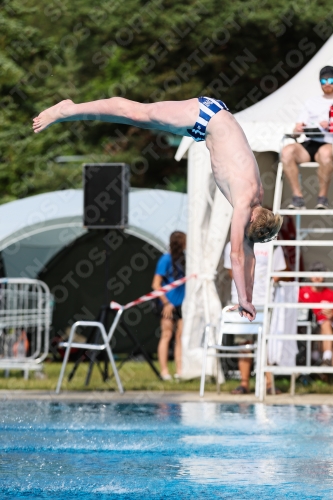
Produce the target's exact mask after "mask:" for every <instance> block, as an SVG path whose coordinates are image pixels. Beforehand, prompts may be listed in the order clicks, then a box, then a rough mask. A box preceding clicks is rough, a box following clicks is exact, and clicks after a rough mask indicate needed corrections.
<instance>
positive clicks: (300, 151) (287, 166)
mask: <svg viewBox="0 0 333 500" xmlns="http://www.w3.org/2000/svg"><path fill="white" fill-rule="evenodd" d="M310 159H311V158H310V155H309V153H308V152H307V151H306V149H305V148H303V146H301V144H289V145H288V146H285V147H284V148H283V150H282V152H281V161H282V163H283V172H284V174H285V176H286V177H287V179H288V182H289V184H290V187H291V190H292V193H293V196H303V194H302V189H301V186H300V183H299V175H298V174H299V172H298V164H299V163H306V162H309V161H310Z"/></svg>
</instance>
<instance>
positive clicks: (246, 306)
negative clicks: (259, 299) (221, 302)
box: [229, 301, 257, 321]
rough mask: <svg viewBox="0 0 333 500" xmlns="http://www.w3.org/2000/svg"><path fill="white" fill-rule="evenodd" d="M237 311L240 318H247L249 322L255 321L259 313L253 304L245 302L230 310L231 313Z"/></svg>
mask: <svg viewBox="0 0 333 500" xmlns="http://www.w3.org/2000/svg"><path fill="white" fill-rule="evenodd" d="M237 310H238V312H239V315H240V316H242V317H244V318H247V319H248V320H249V321H253V320H254V319H255V318H256V314H257V311H256V308H255V307H254V305H253V304H251V302H247V301H244V302H242V303H239V304H237V305H235V306H233V307H231V308H230V309H229V311H237Z"/></svg>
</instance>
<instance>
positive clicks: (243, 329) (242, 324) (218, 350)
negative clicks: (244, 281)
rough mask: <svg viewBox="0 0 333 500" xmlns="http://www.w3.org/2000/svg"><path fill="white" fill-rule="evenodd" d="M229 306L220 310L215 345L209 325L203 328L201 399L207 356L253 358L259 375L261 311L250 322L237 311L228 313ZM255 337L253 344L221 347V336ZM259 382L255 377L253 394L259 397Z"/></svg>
mask: <svg viewBox="0 0 333 500" xmlns="http://www.w3.org/2000/svg"><path fill="white" fill-rule="evenodd" d="M230 307H231V306H226V307H224V308H223V309H222V315H221V323H220V330H219V335H218V340H217V343H216V342H215V343H214V342H212V343H211V342H210V339H209V333H210V327H209V325H207V326H206V328H205V333H204V351H203V358H202V371H201V383H200V396H201V397H203V395H204V392H205V378H206V363H207V356H214V357H216V358H217V360H216V361H217V362H218V359H219V358H254V371H255V373H256V375H257V373H259V366H258V364H259V362H260V347H261V334H262V323H263V311H262V310H260V311H257V315H256V319H255V320H254V321H252V322H250V321H249V320H248V319H247V318H243V317H241V316H240V315H239V312H238V311H230ZM226 334H228V335H250V334H251V335H257V341H256V342H255V343H254V344H245V345H237V346H226V345H223V344H222V343H223V335H226ZM210 348H211V349H215V353H208V349H210ZM259 380H260V377H258V376H256V389H255V394H256V396H257V397H259Z"/></svg>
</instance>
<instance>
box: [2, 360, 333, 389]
mask: <svg viewBox="0 0 333 500" xmlns="http://www.w3.org/2000/svg"><path fill="white" fill-rule="evenodd" d="M72 367H73V363H69V364H68V365H67V369H66V375H65V378H64V381H63V385H62V389H64V390H74V391H83V390H85V391H92V390H100V391H105V390H114V389H116V384H115V381H114V378H112V379H111V380H108V381H106V382H103V380H102V377H101V374H100V372H99V370H98V368H97V366H95V367H94V369H93V373H92V377H91V381H90V384H89V386H88V387H86V386H85V385H84V384H85V377H86V373H87V370H88V363H82V364H81V365H80V366H79V368H78V370H77V372H76V374H75V376H74V378H73V379H72V380H71V382H68V381H67V375H68V374H69V373H70V371H71V369H72ZM60 368H61V364H60V363H54V362H53V363H45V364H44V371H43V372H42V373H41V374H39V373H37V374H36V375H35V374H34V372H31V373H30V376H29V380H24V378H23V376H22V372H20V371H14V370H13V371H11V372H10V375H9V377H8V378H6V377H5V373H4V372H3V371H0V389H6V390H15V389H28V390H29V389H34V390H49V391H54V390H55V388H56V385H57V380H58V377H59V373H60ZM169 370H170V373H174V372H175V368H174V363H173V362H170V363H169ZM120 377H121V381H122V383H123V386H124V389H125V390H128V391H129V390H132V391H160V392H163V391H199V384H200V380H199V379H195V380H188V381H185V380H181V381H178V380H172V381H170V382H163V381H161V380H158V379H157V377H156V376H155V374H154V373H153V372H152V370H151V369H150V367H149V366H148V365H147V363H145V362H134V361H130V362H128V363H125V365H124V366H123V367H122V368H121V370H120ZM238 384H239V381H238V380H228V381H226V383H225V384H223V385H222V386H221V391H225V392H229V391H231V390H232V389H234V388H235V387H237V385H238ZM276 387H278V388H279V389H281V390H282V392H288V391H289V377H287V378H282V379H281V378H279V379H277V380H276ZM251 388H252V391H254V379H251ZM205 390H206V391H215V390H216V385H215V383H214V382H213V381H207V383H206V386H205ZM296 392H297V393H299V394H305V393H318V394H333V385H332V384H328V383H325V382H323V381H321V380H312V379H309V378H308V379H307V385H303V384H301V383H299V382H298V383H297V382H296Z"/></svg>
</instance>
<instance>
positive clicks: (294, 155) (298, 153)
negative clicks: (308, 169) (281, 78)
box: [281, 66, 333, 209]
mask: <svg viewBox="0 0 333 500" xmlns="http://www.w3.org/2000/svg"><path fill="white" fill-rule="evenodd" d="M319 81H320V84H321V89H322V94H321V95H317V96H315V97H312V98H311V99H309V100H307V101H306V102H305V105H304V108H303V110H302V111H301V113H300V115H299V117H298V120H297V123H296V125H295V128H294V133H295V134H302V133H305V136H306V139H307V140H306V141H304V142H302V143H298V142H296V143H295V144H289V145H288V146H285V147H284V148H283V149H282V152H281V160H282V163H283V171H284V173H285V175H286V177H287V179H288V181H289V184H290V187H291V190H292V195H293V196H292V201H291V203H290V204H289V205H288V208H291V209H305V208H306V206H305V201H304V198H303V194H302V190H301V186H300V183H299V177H298V164H299V163H307V162H310V161H312V162H317V163H319V168H318V181H319V193H318V200H317V205H316V207H315V208H318V209H327V208H328V199H327V192H328V188H329V185H330V181H331V177H332V172H333V154H332V143H333V135H332V134H330V133H329V132H328V130H329V114H330V107H331V106H332V105H333V66H325V67H324V68H322V69H321V70H320V74H319Z"/></svg>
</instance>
